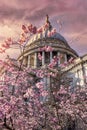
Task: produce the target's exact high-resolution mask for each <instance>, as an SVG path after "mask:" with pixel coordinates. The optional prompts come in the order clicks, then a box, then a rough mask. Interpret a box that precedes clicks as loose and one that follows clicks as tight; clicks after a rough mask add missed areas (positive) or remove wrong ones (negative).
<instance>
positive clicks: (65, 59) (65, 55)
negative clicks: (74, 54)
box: [65, 54, 67, 62]
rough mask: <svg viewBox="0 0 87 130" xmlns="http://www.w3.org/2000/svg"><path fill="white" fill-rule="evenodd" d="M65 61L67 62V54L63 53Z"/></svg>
mask: <svg viewBox="0 0 87 130" xmlns="http://www.w3.org/2000/svg"><path fill="white" fill-rule="evenodd" d="M65 62H67V55H66V54H65Z"/></svg>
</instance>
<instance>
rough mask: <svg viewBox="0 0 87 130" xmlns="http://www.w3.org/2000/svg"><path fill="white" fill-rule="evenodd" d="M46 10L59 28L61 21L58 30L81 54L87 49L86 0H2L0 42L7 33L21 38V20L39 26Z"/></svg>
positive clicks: (9, 51) (9, 35) (86, 51)
mask: <svg viewBox="0 0 87 130" xmlns="http://www.w3.org/2000/svg"><path fill="white" fill-rule="evenodd" d="M46 14H48V15H49V17H50V21H51V24H52V25H53V26H54V27H55V28H57V31H59V24H58V21H61V24H62V28H61V30H60V32H59V33H60V34H61V35H63V36H64V37H65V39H66V40H67V41H68V43H69V45H70V46H71V47H72V48H73V49H75V50H76V51H77V52H78V54H79V55H84V54H86V53H87V0H53V1H52V0H0V44H2V43H3V41H4V40H5V39H6V38H8V37H12V38H13V39H16V38H18V37H19V35H20V33H21V26H22V24H27V25H28V24H29V23H32V24H34V25H36V26H37V27H39V26H40V25H42V24H43V23H44V20H45V16H46ZM17 52H18V50H17V49H14V50H13V49H12V50H8V51H7V54H10V55H11V56H13V57H14V56H15V55H16V54H17ZM4 56H5V54H3V55H1V56H0V57H1V58H2V57H4Z"/></svg>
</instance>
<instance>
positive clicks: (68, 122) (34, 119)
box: [0, 24, 87, 130]
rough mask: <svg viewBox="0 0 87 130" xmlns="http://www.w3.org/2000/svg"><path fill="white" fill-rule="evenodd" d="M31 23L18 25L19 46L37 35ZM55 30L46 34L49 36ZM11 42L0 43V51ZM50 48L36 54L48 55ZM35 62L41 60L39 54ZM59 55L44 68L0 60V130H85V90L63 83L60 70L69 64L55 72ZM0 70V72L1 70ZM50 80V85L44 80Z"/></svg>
mask: <svg viewBox="0 0 87 130" xmlns="http://www.w3.org/2000/svg"><path fill="white" fill-rule="evenodd" d="M48 27H49V25H48V24H46V25H45V26H44V27H41V28H40V29H37V28H36V27H35V26H33V25H32V24H31V25H29V26H28V27H26V26H25V25H23V26H22V29H23V33H22V35H21V38H19V40H18V41H17V43H18V44H20V45H21V46H22V47H23V51H24V47H25V46H24V45H23V44H22V43H26V41H27V40H29V38H30V36H31V35H32V34H35V33H41V32H42V31H43V29H45V28H48ZM55 32H56V30H55V29H54V30H52V31H50V32H49V35H53V33H55ZM14 44H15V42H14V41H13V40H12V39H11V38H9V39H7V40H6V41H5V43H4V44H2V47H3V48H2V49H0V52H1V53H3V52H5V50H6V49H8V48H9V47H10V46H12V45H14ZM52 50H53V48H51V47H50V46H44V47H43V48H40V51H46V52H50V51H52ZM38 58H39V60H42V58H43V57H42V56H41V55H40V53H39V54H38ZM60 58H61V55H60V56H58V57H57V56H54V57H53V59H52V62H51V63H50V64H49V65H48V66H47V67H46V68H45V69H44V68H42V69H32V68H28V67H27V68H26V67H25V66H24V65H23V62H22V61H21V64H20V65H17V66H16V65H15V64H14V62H12V61H11V60H10V59H9V60H8V62H5V61H2V60H1V61H0V63H1V64H2V67H3V68H4V69H3V72H2V75H1V80H0V129H2V130H74V129H75V130H80V129H81V130H86V128H87V121H86V120H87V88H86V87H82V88H81V89H79V88H77V87H76V90H75V91H72V90H71V86H69V84H67V83H66V82H65V81H66V79H67V77H66V75H64V74H63V72H62V68H63V67H66V66H68V64H70V63H73V59H72V58H71V59H70V60H69V63H68V62H67V63H63V64H61V65H60V66H59V68H58V70H57V71H55V66H56V64H57V62H58V60H59V59H60ZM2 67H1V69H2ZM45 78H46V79H48V78H50V81H51V82H50V84H46V83H45V82H44V79H45Z"/></svg>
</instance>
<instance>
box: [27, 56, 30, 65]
mask: <svg viewBox="0 0 87 130" xmlns="http://www.w3.org/2000/svg"><path fill="white" fill-rule="evenodd" d="M27 63H28V64H27V67H30V55H28V62H27Z"/></svg>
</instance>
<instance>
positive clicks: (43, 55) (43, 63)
mask: <svg viewBox="0 0 87 130" xmlns="http://www.w3.org/2000/svg"><path fill="white" fill-rule="evenodd" d="M44 65H45V52H44V51H43V52H42V66H44Z"/></svg>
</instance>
